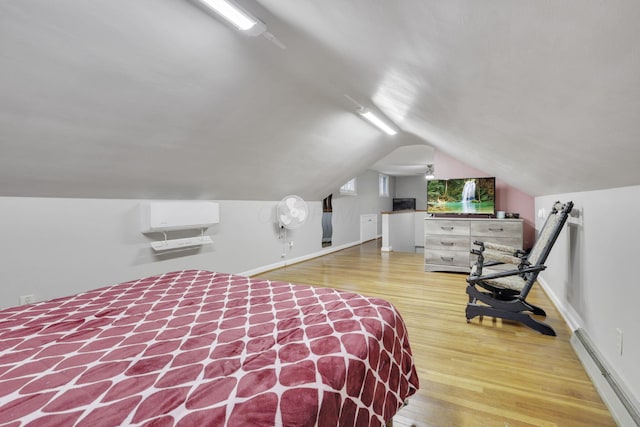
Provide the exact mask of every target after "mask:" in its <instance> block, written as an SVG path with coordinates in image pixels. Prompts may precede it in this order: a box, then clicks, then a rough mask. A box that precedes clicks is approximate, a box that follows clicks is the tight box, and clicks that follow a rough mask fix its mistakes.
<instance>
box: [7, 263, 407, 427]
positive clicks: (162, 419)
mask: <svg viewBox="0 0 640 427" xmlns="http://www.w3.org/2000/svg"><path fill="white" fill-rule="evenodd" d="M417 387H418V378H417V375H416V371H415V368H414V365H413V358H412V356H411V349H410V347H409V342H408V337H407V332H406V329H405V325H404V323H403V321H402V319H401V317H400V315H399V314H398V313H397V312H396V310H395V309H394V307H393V306H392V305H391V304H389V303H388V302H386V301H384V300H381V299H377V298H368V297H364V296H361V295H358V294H354V293H348V292H340V291H336V290H334V289H328V288H314V287H309V286H302V285H297V284H291V283H284V282H272V281H267V280H256V279H250V278H247V277H243V276H235V275H229V274H221V273H213V272H209V271H195V270H188V271H179V272H172V273H167V274H163V275H160V276H154V277H149V278H145V279H141V280H136V281H131V282H127V283H121V284H118V285H114V286H111V287H107V288H102V289H97V290H94V291H89V292H85V293H82V294H78V295H75V296H72V297H68V298H62V299H57V300H52V301H47V302H42V303H38V304H33V305H28V306H21V307H15V308H10V309H6V310H3V311H0V425H9V426H38V427H42V426H72V425H78V426H91V427H97V426H117V425H145V426H197V427H202V426H223V425H228V426H274V425H277V426H306V425H321V426H324V425H326V426H329V425H347V426H353V425H357V426H380V425H383V424H384V423H385V422H386V421H388V420H389V419H391V417H392V416H393V415H394V414H395V413H396V411H397V410H398V408H400V407H401V406H402V405H403V402H404V401H405V399H406V398H407V397H408V396H410V395H411V394H413V393H414V392H415V390H416V389H417Z"/></svg>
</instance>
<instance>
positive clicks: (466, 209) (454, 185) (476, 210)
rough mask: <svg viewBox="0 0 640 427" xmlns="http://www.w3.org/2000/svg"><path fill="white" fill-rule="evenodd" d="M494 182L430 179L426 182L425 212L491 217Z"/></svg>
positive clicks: (494, 195) (490, 179)
mask: <svg viewBox="0 0 640 427" xmlns="http://www.w3.org/2000/svg"><path fill="white" fill-rule="evenodd" d="M495 201H496V180H495V178H494V177H491V178H456V179H432V180H430V181H428V182H427V212H428V213H432V214H469V215H475V214H478V215H493V214H494V213H495Z"/></svg>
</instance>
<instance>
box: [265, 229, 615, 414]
mask: <svg viewBox="0 0 640 427" xmlns="http://www.w3.org/2000/svg"><path fill="white" fill-rule="evenodd" d="M423 262H424V261H423V257H422V255H421V254H412V253H400V252H391V253H381V252H380V241H379V240H374V241H371V242H367V243H365V244H363V245H359V246H355V247H352V248H349V249H345V250H342V251H338V252H334V253H333V254H330V255H326V256H323V257H319V258H315V259H312V260H309V261H305V262H302V263H299V264H294V265H291V266H288V267H284V268H281V269H277V270H273V271H270V272H266V273H263V274H260V275H258V276H256V277H260V278H265V279H270V280H282V281H289V282H297V283H304V284H309V285H314V286H327V287H333V288H337V289H343V290H349V291H355V292H358V293H361V294H365V295H371V296H376V297H381V298H384V299H386V300H388V301H390V302H391V303H393V304H394V305H395V306H396V307H397V308H398V310H399V311H400V313H401V314H402V316H403V318H404V320H405V322H406V323H407V328H408V331H409V339H410V342H411V347H412V350H413V353H414V357H415V363H416V366H417V369H418V376H419V378H420V389H419V390H418V392H417V393H416V394H415V395H414V396H412V397H411V398H410V399H409V405H408V406H406V407H405V408H403V409H401V410H400V412H399V413H398V414H397V415H396V417H395V418H394V426H395V427H401V426H456V427H458V426H474V427H476V426H500V427H507V426H508V427H514V426H615V422H614V421H613V418H612V417H611V415H610V413H609V411H608V410H607V408H606V407H605V406H604V404H603V403H602V400H601V399H600V397H599V395H598V394H597V393H596V391H595V389H594V387H593V385H592V383H591V382H590V380H589V378H588V376H587V374H586V373H585V371H584V369H583V368H582V365H581V364H580V361H579V360H578V358H577V356H576V355H575V353H574V351H573V349H572V347H571V345H570V344H569V338H570V335H571V331H570V330H569V328H568V327H567V325H566V324H565V322H564V321H563V319H562V317H561V315H560V313H559V312H558V311H557V310H556V309H555V307H554V306H553V304H552V303H551V302H550V300H549V298H548V297H547V296H546V295H545V293H544V292H543V291H542V290H541V288H540V287H539V286H536V287H534V289H533V290H532V292H531V293H530V295H529V298H528V300H529V301H530V302H532V303H534V304H537V305H539V306H541V307H542V308H544V309H545V310H546V312H547V323H549V324H550V325H551V326H552V327H553V328H554V329H555V330H556V333H557V334H558V336H557V337H548V336H545V335H542V334H539V333H538V332H535V331H533V330H531V329H529V328H527V327H525V326H522V325H519V324H517V323H513V322H507V321H502V320H500V319H498V320H494V319H491V318H487V317H485V318H484V319H483V320H482V321H480V320H479V319H478V318H476V319H474V320H473V321H472V322H471V323H469V324H468V323H467V322H466V319H465V315H464V309H465V305H466V302H467V295H466V293H465V286H466V282H465V277H466V276H465V275H464V274H456V273H425V272H424V267H423Z"/></svg>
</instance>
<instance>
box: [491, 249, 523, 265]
mask: <svg viewBox="0 0 640 427" xmlns="http://www.w3.org/2000/svg"><path fill="white" fill-rule="evenodd" d="M487 248H488V246H487ZM484 258H485V260H492V261H499V262H501V263H503V264H513V265H520V264H521V263H522V258H519V257H517V256H513V255H511V254H509V253H506V252H500V251H495V250H491V249H485V250H484ZM485 265H486V264H485Z"/></svg>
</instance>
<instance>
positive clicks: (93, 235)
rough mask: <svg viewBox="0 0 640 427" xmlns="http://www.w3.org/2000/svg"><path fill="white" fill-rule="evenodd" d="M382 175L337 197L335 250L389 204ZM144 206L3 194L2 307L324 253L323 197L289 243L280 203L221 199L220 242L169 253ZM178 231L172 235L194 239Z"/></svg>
mask: <svg viewBox="0 0 640 427" xmlns="http://www.w3.org/2000/svg"><path fill="white" fill-rule="evenodd" d="M377 177H378V175H377V173H374V172H370V171H368V172H365V173H364V174H362V175H361V176H359V177H358V183H359V184H358V185H359V187H358V192H359V195H358V196H353V197H349V198H338V199H337V201H338V203H337V205H338V206H337V207H336V215H335V216H334V218H333V224H334V230H333V235H334V244H333V246H334V247H337V246H340V245H345V244H346V245H348V244H356V243H358V241H359V239H360V232H359V230H360V214H361V213H379V212H380V210H382V208H381V205H384V206H385V209H387V210H388V209H389V208H388V207H386V203H387V201H386V199H381V198H379V197H378V190H377V179H378V178H377ZM371 181H373V182H371ZM373 190H375V191H373ZM390 200H391V199H389V201H388V205H389V206H390V205H391V201H390ZM141 202H142V200H131V199H67V198H30V197H0V212H2V221H0V236H1V238H2V245H3V250H2V260H1V262H0V308H5V307H10V306H14V305H17V304H18V301H19V296H20V295H28V294H34V295H35V298H36V300H46V299H51V298H56V297H61V296H65V295H70V294H74V293H77V292H81V291H85V290H89V289H94V288H98V287H102V286H107V285H111V284H114V283H119V282H122V281H126V280H132V279H136V278H140V277H145V276H150V275H154V274H159V273H164V272H167V271H172V270H180V269H206V270H215V271H222V272H227V273H243V272H249V271H251V272H255V271H260V270H261V269H263V268H264V267H269V266H277V264H279V263H282V262H283V261H285V262H286V261H288V260H293V259H299V258H301V257H305V256H310V255H313V254H318V253H320V252H321V251H322V244H321V240H322V226H321V217H322V203H321V202H320V201H308V203H309V208H310V217H309V219H308V221H307V222H306V223H305V224H304V225H303V226H302V227H301V228H299V229H296V230H289V231H287V237H286V239H279V235H280V230H279V229H278V227H277V225H276V223H275V209H276V205H277V201H238V200H222V201H218V203H219V204H220V223H219V224H215V225H213V226H212V227H210V228H209V229H208V230H207V231H206V234H207V235H209V236H211V237H212V239H213V241H214V244H213V245H212V246H205V247H202V248H200V249H195V250H185V251H180V252H172V253H169V254H166V255H157V254H156V253H154V251H153V250H152V249H151V247H150V246H149V242H151V241H152V240H157V239H161V238H162V237H161V235H158V234H155V235H148V236H147V235H143V234H142V233H140V214H139V206H140V203H141ZM176 233H177V234H170V235H169V238H175V237H186V236H187V235H194V234H193V233H192V232H176ZM189 233H192V234H189ZM195 234H198V232H195ZM288 241H293V242H294V246H293V247H292V248H289V246H288V244H287V242H288ZM283 253H284V254H285V258H282V254H283Z"/></svg>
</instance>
